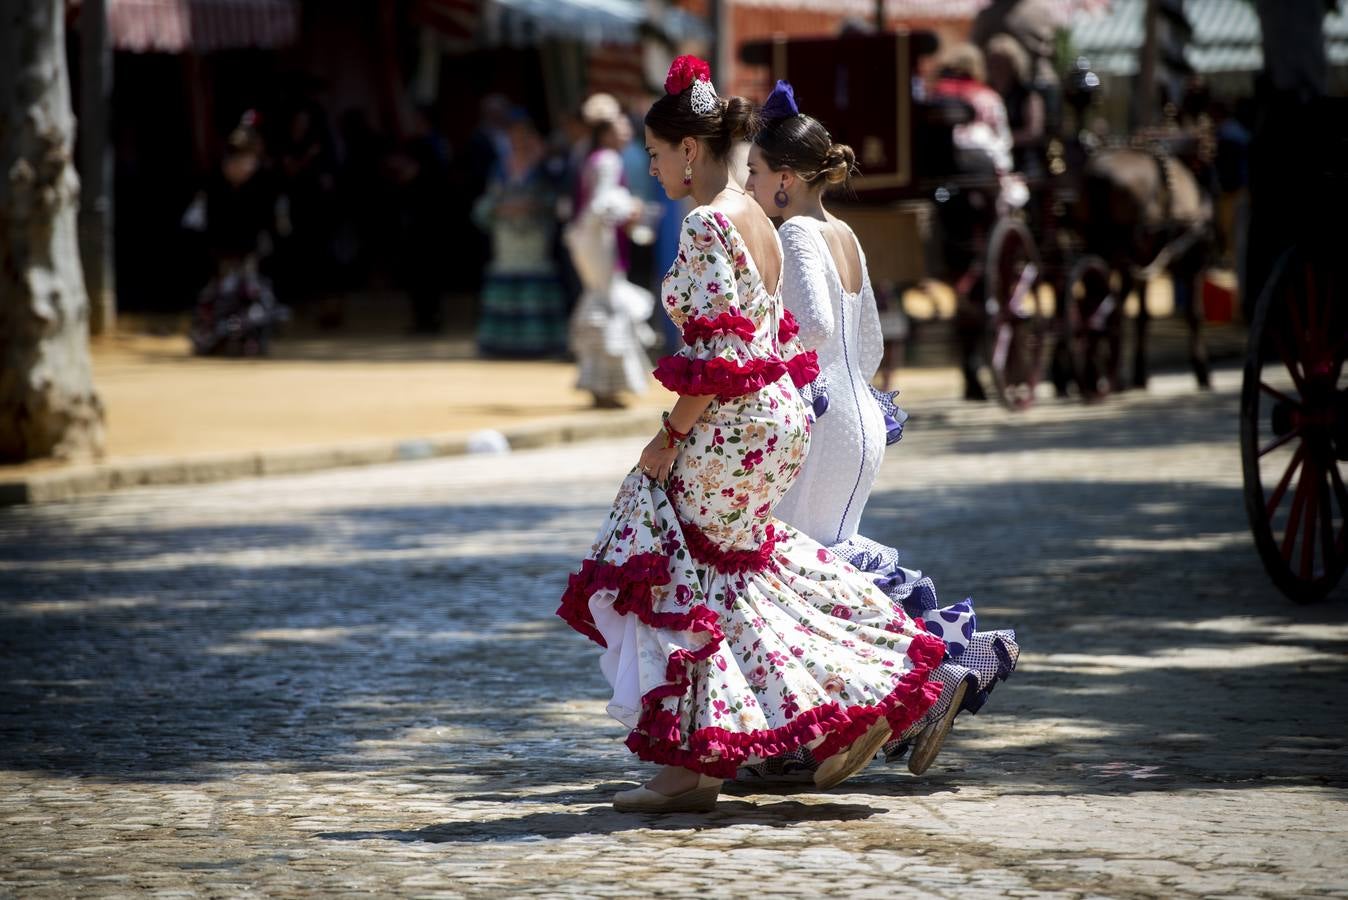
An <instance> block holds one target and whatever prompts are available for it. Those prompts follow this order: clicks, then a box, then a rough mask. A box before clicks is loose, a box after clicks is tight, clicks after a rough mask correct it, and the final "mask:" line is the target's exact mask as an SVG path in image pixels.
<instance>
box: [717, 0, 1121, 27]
mask: <svg viewBox="0 0 1348 900" xmlns="http://www.w3.org/2000/svg"><path fill="white" fill-rule="evenodd" d="M730 2H732V3H733V4H734V5H735V6H749V7H760V8H764V9H782V10H805V11H808V12H822V13H836V14H838V15H841V16H851V17H855V18H863V19H867V20H869V19H871V18H873V17H874V16H875V0H730ZM1105 3H1107V0H1050V2H1049V3H1048V4H1047V5H1048V6H1050V7H1052V9H1053V10H1054V12H1055V18H1056V23H1057V24H1066V23H1067V22H1068V21H1069V20H1070V19H1071V18H1072V16H1073V15H1074V14H1075V13H1076V12H1077V11H1078V10H1080V9H1082V8H1092V7H1099V6H1101V5H1102V4H1105ZM884 4H885V17H886V18H888V19H921V20H925V21H931V20H943V19H972V18H973V17H974V16H976V15H978V14H979V13H980V12H982V11H983V9H984V8H985V7H987V6H990V5H991V4H992V0H884Z"/></svg>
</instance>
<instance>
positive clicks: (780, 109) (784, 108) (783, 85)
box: [759, 79, 800, 120]
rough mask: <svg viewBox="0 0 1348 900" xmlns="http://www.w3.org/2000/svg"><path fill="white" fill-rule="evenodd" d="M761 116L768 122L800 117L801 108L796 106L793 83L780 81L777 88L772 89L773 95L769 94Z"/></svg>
mask: <svg viewBox="0 0 1348 900" xmlns="http://www.w3.org/2000/svg"><path fill="white" fill-rule="evenodd" d="M759 115H761V116H762V117H763V118H765V119H768V120H774V119H789V118H791V117H792V116H798V115H800V107H798V106H796V91H795V89H794V88H792V87H791V82H789V81H782V80H780V79H778V81H777V86H776V87H774V88H773V89H772V93H771V94H768V99H767V100H766V101H764V103H763V109H762V110H760V111H759Z"/></svg>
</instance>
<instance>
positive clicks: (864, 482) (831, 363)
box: [777, 216, 885, 544]
mask: <svg viewBox="0 0 1348 900" xmlns="http://www.w3.org/2000/svg"><path fill="white" fill-rule="evenodd" d="M830 218H831V217H830ZM780 235H781V240H782V244H783V250H784V253H785V255H786V264H785V267H784V270H783V281H782V300H783V303H784V304H785V306H786V308H787V309H788V310H790V311H791V313H792V314H793V315H794V316H795V318H796V320H797V322H799V324H800V337H801V343H802V344H803V345H804V346H805V347H806V348H807V349H811V350H814V351H815V352H816V353H818V357H819V367H820V373H821V380H822V383H823V384H824V385H826V390H827V396H828V407H827V409H826V411H825V412H824V414H823V415H821V416H820V417H819V419H818V421H817V422H816V423H815V426H814V429H813V434H812V437H811V447H810V454H809V456H808V457H807V459H806V462H805V466H804V468H803V469H802V470H801V473H800V476H799V477H798V478H797V480H796V483H795V484H794V485H793V486H792V488H791V490H790V492H789V493H788V494H787V496H786V497H785V498H784V499H783V500H782V502H781V504H780V505H779V506H778V508H777V515H778V516H779V517H780V518H781V519H782V520H783V521H784V522H786V523H787V524H789V525H792V526H794V527H796V528H799V529H800V530H801V531H804V532H805V533H806V534H808V535H809V536H810V537H812V538H814V539H815V540H817V541H819V542H820V543H823V544H837V543H840V542H842V541H845V540H847V539H848V538H850V537H852V536H853V535H855V534H856V531H857V526H858V524H859V522H860V520H861V513H862V510H863V509H864V508H865V505H866V500H867V498H868V497H869V495H870V491H871V487H872V485H873V484H874V482H875V476H876V473H877V472H878V470H879V467H880V462H881V460H882V458H883V456H884V447H885V423H884V416H883V415H882V414H881V412H880V409H879V407H878V406H877V405H876V403H875V401H874V400H873V399H872V398H871V395H870V391H869V389H868V383H869V382H870V379H871V378H872V377H874V375H875V371H876V369H877V368H878V366H879V363H880V354H881V352H882V350H883V343H882V341H881V338H880V321H879V313H878V312H877V311H876V308H875V297H874V294H873V293H872V291H871V289H870V281H869V279H868V278H867V276H866V268H865V257H864V255H863V254H862V252H861V250H860V246H859V244H858V243H857V240H856V238H855V236H853V234H852V232H851V229H849V228H848V227H847V226H846V225H845V224H844V223H842V222H841V221H839V220H837V219H831V221H821V220H819V219H814V218H810V217H806V216H796V217H793V218H791V219H788V220H787V221H786V222H784V223H782V227H781V230H780ZM844 236H845V237H846V239H847V241H848V242H849V243H850V246H847V245H843V246H842V247H837V248H836V252H835V248H834V247H832V246H830V243H831V242H830V237H832V238H833V239H834V240H833V242H832V243H834V244H835V245H836V243H838V242H839V240H840V239H841V238H842V237H844ZM839 259H841V260H842V263H843V265H842V266H839V265H838V260H839ZM840 269H841V270H846V271H847V273H848V274H850V275H852V276H853V280H852V282H851V286H853V287H855V288H856V289H855V290H849V289H848V288H849V285H848V282H847V281H846V280H845V275H844V272H843V271H840Z"/></svg>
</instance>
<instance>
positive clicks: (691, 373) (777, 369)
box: [655, 356, 818, 400]
mask: <svg viewBox="0 0 1348 900" xmlns="http://www.w3.org/2000/svg"><path fill="white" fill-rule="evenodd" d="M817 369H818V366H817V365H816V371H817ZM787 371H788V368H787V364H786V363H784V362H782V361H781V360H780V359H774V358H771V357H760V358H758V359H751V360H749V361H748V362H747V363H744V364H743V365H741V364H739V363H737V362H733V361H731V360H728V359H725V358H724V357H719V356H718V357H715V358H714V359H689V358H688V357H686V356H666V357H663V358H662V359H661V360H660V362H659V364H658V365H656V367H655V380H656V381H658V382H660V383H661V384H663V385H664V386H665V387H667V388H669V389H670V390H671V391H673V392H674V393H676V394H682V395H684V396H692V397H705V396H708V395H715V396H716V398H717V399H718V400H731V399H733V398H735V397H742V396H744V395H745V394H752V393H754V392H755V391H761V390H763V388H765V387H767V386H768V385H770V384H772V383H773V382H775V381H777V379H779V378H781V377H782V376H783V375H785V374H786V373H787Z"/></svg>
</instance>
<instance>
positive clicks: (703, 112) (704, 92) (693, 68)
mask: <svg viewBox="0 0 1348 900" xmlns="http://www.w3.org/2000/svg"><path fill="white" fill-rule="evenodd" d="M684 91H688V108H689V109H690V110H692V111H693V115H695V116H710V115H712V114H713V113H715V112H716V110H717V108H718V106H719V105H720V101H719V98H717V96H716V88H714V87H712V86H711V66H709V65H707V61H706V60H705V59H698V58H697V57H696V56H680V57H679V58H678V59H676V60H674V62H672V63H670V65H669V74H668V75H666V76H665V93H667V94H672V95H674V96H678V95H679V94H682V93H683V92H684Z"/></svg>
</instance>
